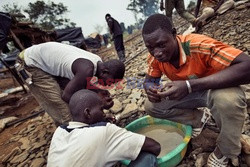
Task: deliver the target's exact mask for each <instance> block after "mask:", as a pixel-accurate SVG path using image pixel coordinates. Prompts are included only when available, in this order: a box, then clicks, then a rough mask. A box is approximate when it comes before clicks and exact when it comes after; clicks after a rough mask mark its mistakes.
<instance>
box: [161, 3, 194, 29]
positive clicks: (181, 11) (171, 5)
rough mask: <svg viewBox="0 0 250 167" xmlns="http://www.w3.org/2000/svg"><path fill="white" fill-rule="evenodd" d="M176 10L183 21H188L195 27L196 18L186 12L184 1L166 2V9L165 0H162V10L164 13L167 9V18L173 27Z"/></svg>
mask: <svg viewBox="0 0 250 167" xmlns="http://www.w3.org/2000/svg"><path fill="white" fill-rule="evenodd" d="M174 8H175V9H176V11H177V13H178V14H179V15H180V16H181V17H182V18H183V19H185V20H187V21H188V22H189V23H191V24H192V25H193V26H195V23H196V18H195V17H194V16H193V15H192V14H191V13H189V12H187V11H186V10H185V5H184V1H183V0H165V8H164V3H163V0H161V2H160V10H161V11H163V10H164V9H165V12H166V16H167V17H168V18H169V19H170V21H171V23H172V26H173V20H172V14H173V10H174Z"/></svg>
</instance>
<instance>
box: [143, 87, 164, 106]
mask: <svg viewBox="0 0 250 167" xmlns="http://www.w3.org/2000/svg"><path fill="white" fill-rule="evenodd" d="M157 92H158V90H157V89H154V88H149V89H146V93H147V95H148V100H149V101H151V102H152V103H159V102H161V96H160V95H159V94H158V93H157Z"/></svg>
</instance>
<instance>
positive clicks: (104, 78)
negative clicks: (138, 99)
mask: <svg viewBox="0 0 250 167" xmlns="http://www.w3.org/2000/svg"><path fill="white" fill-rule="evenodd" d="M98 83H99V84H101V85H105V86H106V85H108V86H110V85H112V84H113V83H114V79H113V76H112V75H111V74H109V73H103V74H101V76H100V77H99V78H98Z"/></svg>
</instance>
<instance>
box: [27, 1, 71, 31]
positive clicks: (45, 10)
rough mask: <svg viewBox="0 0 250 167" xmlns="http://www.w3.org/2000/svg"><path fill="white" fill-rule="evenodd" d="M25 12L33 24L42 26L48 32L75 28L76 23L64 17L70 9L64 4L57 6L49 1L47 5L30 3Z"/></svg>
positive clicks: (39, 2) (37, 2) (42, 2)
mask: <svg viewBox="0 0 250 167" xmlns="http://www.w3.org/2000/svg"><path fill="white" fill-rule="evenodd" d="M24 12H26V13H28V15H29V18H30V20H31V21H32V22H34V23H36V24H39V25H41V27H42V28H44V29H46V30H51V29H54V28H65V27H66V28H67V27H74V26H75V23H73V22H70V20H69V19H67V18H64V17H63V15H64V14H66V13H67V12H68V9H67V7H66V6H64V5H63V4H62V3H58V4H56V3H54V2H50V1H49V2H48V3H47V4H46V3H45V2H44V1H39V0H38V1H36V2H35V3H29V5H28V8H26V9H25V10H24Z"/></svg>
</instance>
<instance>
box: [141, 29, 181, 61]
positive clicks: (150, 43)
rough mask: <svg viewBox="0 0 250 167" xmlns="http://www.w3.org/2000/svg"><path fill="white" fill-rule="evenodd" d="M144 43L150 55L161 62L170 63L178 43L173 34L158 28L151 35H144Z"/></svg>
mask: <svg viewBox="0 0 250 167" xmlns="http://www.w3.org/2000/svg"><path fill="white" fill-rule="evenodd" d="M143 40H144V43H145V45H146V47H147V49H148V51H149V53H150V54H151V55H152V56H154V57H155V58H156V59H157V60H158V61H160V62H169V61H170V60H171V59H173V57H174V56H178V55H174V53H176V52H175V51H176V50H177V49H178V43H177V41H176V38H175V36H174V35H173V34H170V33H167V32H165V31H163V30H162V29H161V28H158V29H157V30H155V31H154V32H152V33H150V34H143Z"/></svg>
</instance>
